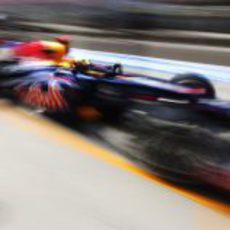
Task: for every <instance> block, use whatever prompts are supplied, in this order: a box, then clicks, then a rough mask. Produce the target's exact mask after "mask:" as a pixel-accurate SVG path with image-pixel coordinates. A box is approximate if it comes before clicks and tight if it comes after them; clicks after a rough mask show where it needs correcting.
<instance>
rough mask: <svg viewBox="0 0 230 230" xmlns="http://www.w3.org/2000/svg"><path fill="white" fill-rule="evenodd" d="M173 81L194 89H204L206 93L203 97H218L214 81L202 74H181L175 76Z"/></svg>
mask: <svg viewBox="0 0 230 230" xmlns="http://www.w3.org/2000/svg"><path fill="white" fill-rule="evenodd" d="M171 82H172V83H175V84H179V85H183V86H188V87H190V88H194V89H204V90H205V94H204V95H203V96H202V98H208V99H214V98H215V97H216V92H215V89H214V87H213V85H212V83H211V82H210V81H209V80H208V79H206V78H205V77H203V76H202V75H198V74H180V75H177V76H175V77H174V78H173V79H172V80H171Z"/></svg>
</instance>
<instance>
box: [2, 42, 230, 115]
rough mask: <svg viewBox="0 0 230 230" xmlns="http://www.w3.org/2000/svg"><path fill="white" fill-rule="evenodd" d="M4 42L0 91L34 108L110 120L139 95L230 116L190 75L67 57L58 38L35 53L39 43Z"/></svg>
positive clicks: (207, 85) (229, 107) (229, 106)
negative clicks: (160, 74)
mask: <svg viewBox="0 0 230 230" xmlns="http://www.w3.org/2000/svg"><path fill="white" fill-rule="evenodd" d="M6 44H7V43H5V45H4V46H3V47H4V48H3V49H6V48H8V49H9V50H11V51H12V53H13V55H11V56H9V57H7V58H5V59H3V60H2V61H1V62H0V74H1V79H0V93H1V95H3V96H6V95H7V96H9V97H10V98H13V99H14V100H17V101H20V102H22V103H24V104H27V105H29V106H32V107H34V108H39V109H42V110H44V111H47V112H51V113H59V114H63V113H65V114H66V113H71V114H73V113H74V114H75V113H80V114H81V113H82V111H84V113H83V114H84V115H85V114H86V113H85V111H87V112H88V111H94V113H92V114H94V115H95V114H97V116H98V115H100V116H101V115H103V116H106V117H113V118H114V117H117V116H119V115H120V114H122V113H123V112H124V111H126V110H127V109H128V108H129V107H130V106H131V104H132V103H133V101H134V100H136V99H138V100H145V101H161V102H162V103H163V102H164V101H170V102H172V103H178V102H179V103H181V102H183V103H189V104H190V105H191V106H192V107H193V108H194V109H199V110H204V111H207V112H210V113H214V114H217V115H221V116H225V117H229V116H230V102H228V101H221V100H217V99H216V95H215V89H214V87H213V85H212V84H211V82H210V81H209V80H207V79H206V78H205V77H203V76H200V75H197V74H194V73H191V74H190V73H189V74H187V73H185V74H183V75H178V76H175V77H174V78H173V79H172V80H170V81H168V80H162V79H158V78H153V77H149V76H143V75H134V74H128V73H124V72H123V68H122V66H121V65H120V64H114V65H110V66H106V65H97V64H93V63H88V62H84V61H75V60H69V59H67V58H65V56H64V50H65V49H66V51H67V50H68V48H67V46H66V45H64V46H63V49H61V50H62V51H63V52H61V54H60V53H59V51H60V50H59V48H60V47H61V44H62V43H60V42H59V43H58V44H59V45H57V44H56V46H52V47H51V46H50V44H51V43H44V42H43V43H41V44H40V46H36V47H37V48H34V54H33V53H31V49H30V48H31V46H33V45H34V44H36V45H38V42H30V43H17V42H11V43H8V44H7V45H6ZM31 44H32V45H31ZM47 44H48V45H47ZM63 44H64V43H63ZM46 45H47V46H46ZM57 47H58V48H57ZM28 49H29V50H30V54H29V55H27V54H28V53H27V51H28ZM36 49H37V50H36ZM39 49H40V51H41V50H45V53H47V51H48V53H49V54H52V55H51V56H50V59H49V61H48V62H47V60H48V58H47V57H43V56H39V55H37V54H38V50H39ZM17 50H21V53H20V55H19V54H18V53H17V52H16V51H17ZM22 50H24V53H23V52H22ZM55 52H56V54H57V53H58V55H56V56H55V55H54V54H55ZM32 54H33V55H32ZM51 57H55V58H53V59H52V58H51ZM57 57H58V58H57ZM66 63H67V64H66ZM89 108H90V109H89Z"/></svg>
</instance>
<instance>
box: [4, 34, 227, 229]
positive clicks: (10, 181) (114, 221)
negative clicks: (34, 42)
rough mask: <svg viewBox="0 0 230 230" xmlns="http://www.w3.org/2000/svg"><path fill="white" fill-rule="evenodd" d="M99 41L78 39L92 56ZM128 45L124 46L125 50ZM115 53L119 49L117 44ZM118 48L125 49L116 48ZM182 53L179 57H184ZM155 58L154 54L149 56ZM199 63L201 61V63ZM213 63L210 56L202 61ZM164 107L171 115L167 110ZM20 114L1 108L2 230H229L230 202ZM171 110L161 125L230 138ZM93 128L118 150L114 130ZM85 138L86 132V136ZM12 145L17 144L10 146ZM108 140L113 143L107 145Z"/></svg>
mask: <svg viewBox="0 0 230 230" xmlns="http://www.w3.org/2000/svg"><path fill="white" fill-rule="evenodd" d="M51 36H52V35H51ZM88 39H89V40H90V38H88ZM92 40H93V45H92ZM94 40H95V39H94V38H92V39H91V41H89V42H88V41H87V39H84V38H82V40H81V38H80V39H79V40H78V42H79V43H80V41H81V42H82V43H81V48H86V46H87V47H91V48H92V49H94V50H105V48H104V45H102V43H103V42H104V41H103V40H101V41H100V42H101V46H100V44H99V45H98V46H96V44H95V41H94ZM107 42H109V41H107ZM89 43H90V44H91V45H90V44H89ZM118 43H119V42H118ZM121 43H123V42H121ZM124 45H125V44H122V47H124ZM132 46H133V47H132ZM142 46H145V45H144V44H142V45H140V46H139V45H138V46H137V44H135V45H134V44H132V43H131V44H129V45H127V47H129V48H128V50H129V49H130V52H135V53H139V51H140V47H142ZM111 47H113V48H111V49H116V46H115V47H114V46H111ZM137 47H139V48H137ZM132 48H133V49H132ZM119 49H121V48H118V49H116V50H119ZM147 49H148V48H147V47H146V46H145V48H143V50H142V51H140V53H145V54H148V53H147V52H146V50H147ZM205 49H206V48H205ZM131 50H132V51H131ZM111 51H113V50H111ZM124 52H125V51H124ZM148 52H150V49H149V51H148ZM178 52H179V54H178V55H179V56H180V55H181V53H180V51H178ZM184 52H185V51H184ZM213 52H214V53H215V52H216V51H215V49H214V50H211V51H210V54H213ZM153 53H154V52H153V49H152V50H151V55H149V56H152V55H153ZM162 53H164V52H162ZM162 53H161V54H162ZM182 53H183V52H182ZM185 53H186V52H185ZM217 53H218V52H217ZM186 55H187V56H186ZM186 55H185V56H186V57H185V58H184V59H187V60H188V59H189V60H190V61H193V60H194V59H196V57H194V58H193V57H192V56H191V57H190V56H189V54H188V52H187V53H186ZM218 55H219V53H218ZM218 55H217V56H218ZM220 55H221V59H220V60H218V62H221V64H225V63H226V62H227V61H228V60H229V59H227V58H226V57H228V55H229V52H228V51H227V50H225V51H223V52H222V51H220ZM159 56H160V55H159ZM171 57H172V56H171ZM175 57H178V56H177V55H176V56H175ZM175 57H172V58H175ZM216 58H218V57H216ZM180 59H181V58H180ZM198 59H199V58H198ZM200 60H203V61H204V59H202V58H201V59H200ZM209 60H210V58H209V57H208V58H207V56H206V61H204V62H208V61H209ZM216 60H217V59H216ZM131 70H132V69H131ZM215 84H216V85H217V87H218V93H219V94H220V95H221V97H223V98H227V97H228V96H229V95H228V90H229V87H228V85H227V84H226V82H224V83H223V82H219V81H217V82H215ZM153 106H154V108H156V107H155V105H153ZM147 107H148V108H152V107H150V106H147ZM163 109H167V110H168V109H170V107H167V106H166V107H165V108H163ZM137 110H138V108H137ZM16 111H17V112H16V114H15V109H13V108H11V107H8V106H3V107H2V109H1V119H0V120H1V121H0V122H1V123H2V125H1V126H2V127H3V128H2V129H1V131H2V135H1V136H2V137H3V139H2V140H3V142H2V145H1V148H2V150H1V151H0V154H1V157H2V160H1V161H0V162H2V166H1V167H0V168H1V170H2V173H1V175H2V176H3V179H4V180H3V183H5V184H2V185H1V186H3V187H2V189H1V190H0V191H2V192H0V195H1V200H2V217H3V218H2V229H15V226H17V229H31V228H32V229H63V228H64V229H66V228H70V229H76V228H78V229H153V228H155V227H158V228H160V229H178V228H179V229H180V228H186V229H218V230H222V229H223V230H225V229H228V228H229V225H230V221H229V212H230V211H229V206H228V203H226V204H221V203H219V202H218V201H215V200H214V201H210V199H209V198H205V197H204V196H202V195H197V193H196V195H194V193H192V192H187V191H186V192H185V191H184V190H183V189H182V190H181V189H175V188H174V187H173V186H171V185H169V184H165V182H163V183H162V181H161V180H159V178H157V177H154V176H152V174H151V175H150V174H148V173H146V172H144V171H142V170H141V169H139V168H136V167H134V168H133V166H132V165H130V164H129V163H127V162H126V161H124V159H121V158H120V156H119V157H118V156H117V155H116V154H115V155H114V154H112V155H111V150H110V151H109V153H108V150H104V149H101V147H99V148H98V147H97V144H95V143H94V144H93V145H92V144H90V143H89V142H88V141H86V140H85V139H84V138H83V141H82V137H81V136H80V137H79V133H78V132H79V130H77V132H76V130H73V129H72V130H71V131H70V130H66V129H65V128H64V129H62V128H60V127H57V126H56V125H53V124H52V125H51V124H50V123H47V122H46V121H44V120H40V119H38V120H39V121H38V120H37V118H33V117H30V118H29V117H28V115H25V114H24V113H23V115H22V112H21V111H18V110H16ZM170 111H171V113H168V114H171V115H172V114H174V115H175V116H174V117H173V118H172V116H171V115H170V116H168V117H163V119H164V120H168V119H169V120H172V121H173V122H175V121H176V122H179V123H180V122H182V123H185V124H186V125H187V124H189V125H190V124H192V125H194V124H195V125H198V126H202V127H204V128H207V129H209V130H211V131H212V132H217V133H218V135H219V134H220V135H224V136H228V135H229V133H228V130H229V128H228V126H227V125H224V124H218V122H212V123H210V122H207V121H206V122H204V121H205V117H200V115H197V116H195V117H194V116H193V115H192V116H189V118H188V117H187V115H188V114H189V110H183V113H181V110H180V108H178V109H176V112H175V110H174V109H173V110H171V109H170ZM173 111H174V112H173ZM151 112H154V115H155V117H158V116H159V115H160V117H159V118H160V119H162V116H161V114H162V107H159V108H158V109H156V110H155V111H151ZM164 114H165V113H164ZM24 116H25V117H24ZM28 118H29V119H28ZM31 119H32V121H31ZM34 119H35V120H36V122H34ZM173 119H175V120H173ZM208 121H210V120H208ZM213 123H214V124H213ZM210 124H211V126H212V127H211V126H210ZM205 125H206V126H205ZM15 127H17V128H15ZM92 127H93V128H95V129H96V128H100V130H101V131H102V132H99V134H100V137H99V139H98V138H97V137H98V135H96V137H95V135H94V133H93V132H92V133H93V134H92V135H91V138H92V140H93V141H94V142H99V143H101V144H103V145H104V146H106V147H107V148H110V149H113V150H114V149H116V147H117V143H115V144H116V145H115V146H114V143H111V140H115V138H111V137H113V135H114V134H118V133H117V131H116V130H115V132H114V130H112V128H110V127H108V129H107V130H106V132H105V130H104V129H105V126H104V125H102V126H100V124H99V126H98V125H96V126H94V125H93V126H92ZM80 131H81V130H80ZM88 131H90V130H88ZM83 134H87V132H85V130H84V131H83ZM96 134H98V133H96ZM108 134H109V135H108ZM89 136H90V135H89ZM79 138H80V141H79ZM12 140H13V141H12ZM108 140H110V143H109V141H108ZM10 141H12V142H13V143H14V144H12V145H9V142H10ZM85 141H86V142H85ZM105 142H108V143H107V144H108V145H107V144H106V143H105ZM95 145H96V147H95ZM120 146H121V147H122V145H120ZM124 146H125V145H124ZM95 148H96V149H97V150H96V151H95ZM122 150H124V149H121V152H122ZM105 152H106V153H105ZM5 153H7V154H5ZM85 153H91V154H90V155H88V154H85ZM119 153H120V152H119ZM91 155H94V156H96V158H97V159H96V158H94V157H92V156H91ZM111 158H112V159H111ZM101 159H102V160H103V161H101ZM104 161H105V162H106V163H104ZM108 163H109V164H108ZM111 165H112V166H111ZM114 165H116V166H115V167H114ZM127 171H129V172H127ZM130 172H132V173H131V174H130ZM133 174H135V175H133ZM96 175H97V176H96ZM4 176H5V178H4ZM140 176H141V177H142V178H141V177H140ZM143 178H145V179H143ZM146 179H147V180H146ZM131 191H132V192H131ZM181 195H182V196H181ZM194 201H195V202H194ZM0 202H1V201H0ZM207 207H208V208H207ZM130 220H131V221H130ZM166 220H167V221H166ZM0 224H1V223H0ZM41 226H42V227H41Z"/></svg>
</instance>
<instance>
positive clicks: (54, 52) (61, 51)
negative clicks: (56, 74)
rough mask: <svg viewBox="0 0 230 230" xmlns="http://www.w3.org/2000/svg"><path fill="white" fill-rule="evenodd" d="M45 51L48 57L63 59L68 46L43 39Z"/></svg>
mask: <svg viewBox="0 0 230 230" xmlns="http://www.w3.org/2000/svg"><path fill="white" fill-rule="evenodd" d="M42 45H43V52H44V54H45V56H46V57H47V58H48V59H52V60H62V59H63V58H64V57H65V55H66V54H67V52H66V46H64V45H63V44H61V43H59V42H50V41H42Z"/></svg>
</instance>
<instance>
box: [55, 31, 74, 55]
mask: <svg viewBox="0 0 230 230" xmlns="http://www.w3.org/2000/svg"><path fill="white" fill-rule="evenodd" d="M56 41H57V42H59V43H60V44H62V45H63V46H64V47H65V49H66V50H65V52H66V54H68V52H69V48H70V41H71V38H70V36H68V35H62V36H59V37H56Z"/></svg>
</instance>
